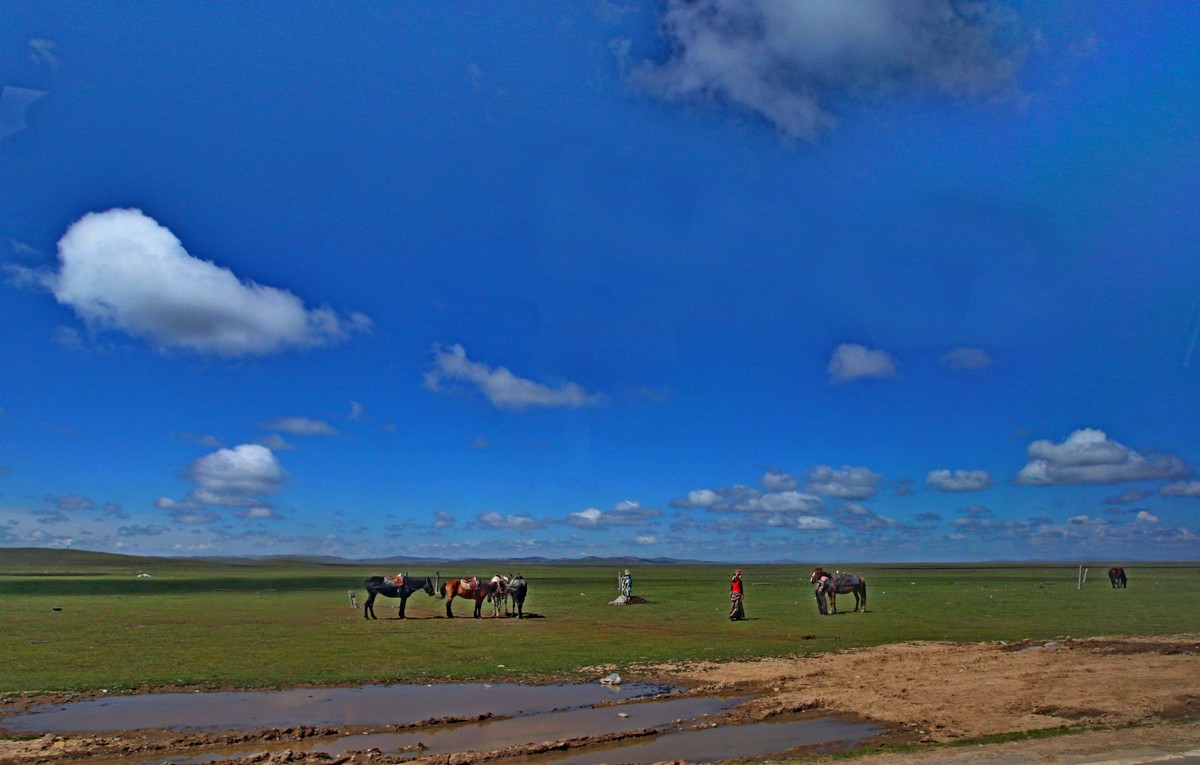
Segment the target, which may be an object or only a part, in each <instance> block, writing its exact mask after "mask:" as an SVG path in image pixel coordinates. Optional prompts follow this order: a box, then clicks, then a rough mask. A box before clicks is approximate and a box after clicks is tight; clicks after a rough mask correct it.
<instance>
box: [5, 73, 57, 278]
mask: <svg viewBox="0 0 1200 765" xmlns="http://www.w3.org/2000/svg"><path fill="white" fill-rule="evenodd" d="M44 95H46V91H44V90H31V89H30V88H15V87H13V86H11V85H5V86H4V90H0V140H3V139H5V138H8V137H9V136H10V135H13V134H14V133H19V132H21V131H22V130H24V129H25V128H26V127H28V126H29V122H28V121H27V119H26V114H27V112H28V111H29V105H30V104H32V103H33V102H34V101H36V100H38V99H39V98H41V97H42V96H44ZM20 270H24V269H20ZM13 273H16V271H13Z"/></svg>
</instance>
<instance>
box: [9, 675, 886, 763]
mask: <svg viewBox="0 0 1200 765" xmlns="http://www.w3.org/2000/svg"><path fill="white" fill-rule="evenodd" d="M665 690H668V689H667V688H665V687H664V686H659V685H646V684H634V683H630V684H626V685H622V686H617V687H607V686H603V685H599V684H588V685H547V686H530V685H514V684H505V683H495V684H454V685H432V686H420V685H394V686H366V687H362V688H328V689H307V688H300V689H292V690H286V691H262V692H248V691H243V692H232V693H169V694H149V695H143V696H122V697H114V698H101V699H91V700H88V701H79V702H73V703H70V704H63V705H54V706H45V707H38V708H35V709H33V710H31V711H29V712H27V713H25V714H21V715H15V716H12V717H9V718H7V719H5V720H4V721H3V722H4V728H6V729H8V730H9V731H12V732H16V733H24V732H31V733H32V732H37V733H112V732H114V731H121V730H135V729H168V730H176V731H197V732H198V731H254V730H259V729H263V728H294V727H297V726H301V725H309V726H314V727H330V728H344V727H347V726H364V727H382V726H388V725H397V724H404V723H411V722H417V721H421V720H433V719H437V718H442V717H474V716H477V715H483V714H487V713H491V714H493V715H496V716H497V717H498V718H501V719H489V720H483V721H478V722H463V723H446V724H440V725H434V726H431V727H426V728H421V729H414V730H408V731H400V732H395V733H356V734H348V735H341V736H331V737H325V738H312V739H299V738H291V739H283V740H277V741H270V742H260V741H254V742H245V743H240V744H216V743H215V742H214V743H212V744H209V745H207V746H204V745H200V746H196V747H195V748H192V749H190V750H188V751H186V752H180V753H178V754H175V755H164V754H161V753H160V754H158V755H151V754H143V755H141V756H134V757H129V756H124V757H120V758H119V759H114V760H112V762H113V763H117V762H119V763H122V765H131V764H134V763H136V765H167V764H168V763H170V764H173V765H200V764H201V763H215V762H220V761H221V760H226V759H232V758H235V757H246V756H249V755H255V754H259V753H263V752H270V751H279V750H281V749H284V748H287V749H293V750H296V751H304V752H320V753H324V754H329V755H332V756H334V757H339V756H342V755H344V754H346V753H347V752H351V751H362V750H367V749H378V750H380V751H382V752H384V753H385V754H388V755H392V756H399V757H410V758H416V757H418V756H424V755H437V754H452V753H456V752H484V751H491V750H499V749H506V748H509V747H513V748H514V751H516V752H521V751H537V749H536V748H535V749H532V750H529V749H523V748H525V747H535V746H536V745H539V744H542V743H543V742H553V741H563V740H567V739H578V738H584V737H596V736H617V737H619V736H620V735H621V734H624V733H628V732H632V731H637V730H643V729H653V730H655V731H657V733H656V734H655V735H653V736H652V737H646V736H638V737H636V738H629V739H625V740H620V741H614V742H612V743H606V744H597V745H593V746H589V747H587V748H586V749H578V750H575V751H574V752H554V753H552V754H543V755H520V754H514V755H513V756H511V757H508V758H507V759H506V760H505V761H506V762H520V763H525V764H528V765H589V764H590V763H596V764H599V763H612V764H614V765H615V764H616V763H631V764H634V763H652V762H658V761H661V760H678V759H684V760H687V761H689V762H697V763H705V762H715V761H718V760H725V759H731V758H739V757H759V756H764V755H770V754H774V753H777V752H781V751H785V750H788V749H794V748H796V747H806V746H815V747H824V748H827V749H830V750H834V749H847V748H850V747H852V746H854V745H856V744H857V743H859V742H860V741H862V740H864V739H866V738H870V737H871V736H875V735H878V734H879V733H881V732H882V729H881V728H880V727H879V726H878V725H875V724H872V723H862V722H846V721H842V720H837V719H833V718H820V719H810V720H804V721H799V722H795V721H793V722H777V723H752V724H747V725H726V724H722V725H720V726H719V727H714V728H697V727H696V726H697V725H699V724H703V723H705V722H706V721H707V719H706V718H709V717H714V716H720V715H724V714H726V713H728V712H730V711H731V710H733V709H734V708H735V707H736V706H738V705H739V704H741V703H742V702H744V701H746V700H747V698H746V697H741V698H713V697H709V698H699V697H689V698H673V699H659V700H653V699H650V698H649V697H651V696H654V695H657V694H659V693H662V692H663V691H665ZM614 701H615V702H619V703H617V704H611V705H610V704H605V705H602V706H598V707H597V706H595V705H596V704H597V703H599V702H610V703H611V702H614ZM97 762H100V760H97Z"/></svg>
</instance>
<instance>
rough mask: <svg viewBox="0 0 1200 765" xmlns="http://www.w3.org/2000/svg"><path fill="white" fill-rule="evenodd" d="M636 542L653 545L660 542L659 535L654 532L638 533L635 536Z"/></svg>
mask: <svg viewBox="0 0 1200 765" xmlns="http://www.w3.org/2000/svg"><path fill="white" fill-rule="evenodd" d="M633 541H634V544H639V545H653V544H658V537H656V536H654V535H653V534H638V535H637V536H636V537H634V538H633Z"/></svg>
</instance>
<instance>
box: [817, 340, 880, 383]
mask: <svg viewBox="0 0 1200 765" xmlns="http://www.w3.org/2000/svg"><path fill="white" fill-rule="evenodd" d="M826 371H828V372H829V381H830V382H832V383H839V382H848V381H850V380H861V379H867V378H887V377H895V376H896V360H895V359H894V358H892V355H891V354H890V353H888V352H887V351H881V350H878V349H872V348H867V347H866V346H862V345H857V344H855V343H842V344H841V345H839V346H838V347H837V348H836V349H835V350H834V352H833V357H832V358H830V359H829V366H828V367H827V369H826Z"/></svg>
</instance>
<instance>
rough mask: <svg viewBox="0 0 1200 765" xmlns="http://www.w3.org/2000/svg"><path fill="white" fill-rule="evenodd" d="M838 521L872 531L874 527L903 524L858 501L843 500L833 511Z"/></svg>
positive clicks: (895, 526)
mask: <svg viewBox="0 0 1200 765" xmlns="http://www.w3.org/2000/svg"><path fill="white" fill-rule="evenodd" d="M833 514H834V517H835V518H837V521H838V523H840V524H842V525H844V526H849V527H851V528H854V529H858V530H859V531H874V530H876V529H894V528H899V527H900V526H903V525H904V524H902V523H900V521H898V520H896V519H895V518H890V517H888V516H886V515H880V514H879V513H876V512H875V511H874V510H872V509H871V508H869V507H867V506H866V505H862V504H859V503H858V502H844V503H842V504H841V505H840V506H839V507H837V508H835V509H834V511H833Z"/></svg>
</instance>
